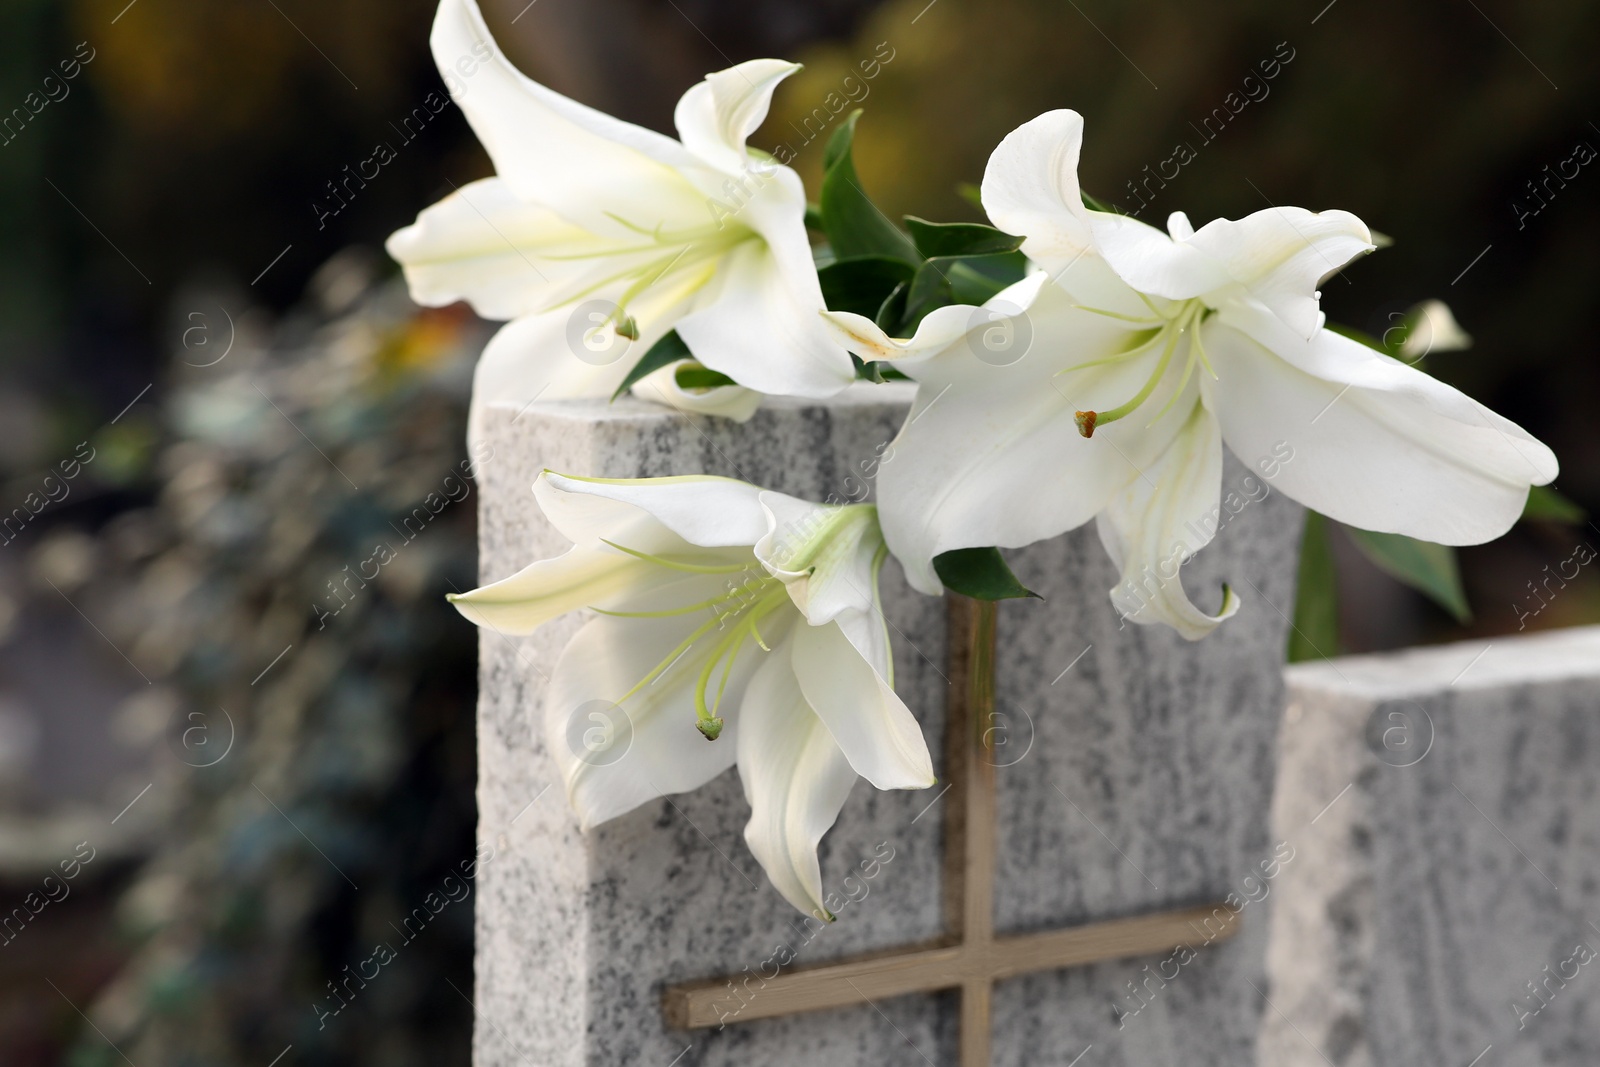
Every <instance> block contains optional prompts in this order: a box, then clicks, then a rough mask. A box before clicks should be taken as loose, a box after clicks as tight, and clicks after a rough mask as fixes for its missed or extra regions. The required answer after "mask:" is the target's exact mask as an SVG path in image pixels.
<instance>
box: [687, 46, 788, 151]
mask: <svg viewBox="0 0 1600 1067" xmlns="http://www.w3.org/2000/svg"><path fill="white" fill-rule="evenodd" d="M799 69H800V64H798V63H788V62H785V61H784V60H781V59H752V60H750V61H748V62H746V63H740V64H738V65H737V66H732V67H729V68H728V69H727V70H722V71H718V72H717V73H715V74H708V75H706V78H705V80H704V81H702V82H700V83H699V84H698V85H695V86H693V87H692V88H690V90H689V91H688V92H686V93H684V94H683V98H682V99H680V100H679V101H678V108H677V111H676V113H675V114H674V115H673V122H674V123H675V124H676V125H677V127H678V137H679V138H680V139H681V140H682V141H683V147H685V148H687V149H688V150H689V151H690V152H692V153H694V154H695V155H696V156H698V157H699V158H700V159H701V160H703V161H704V162H705V163H707V164H709V165H710V166H712V167H715V168H716V169H717V170H720V171H722V172H723V173H725V174H739V173H741V172H742V171H744V170H745V169H746V168H747V167H748V166H749V164H750V157H749V155H748V154H747V153H746V150H745V141H746V140H747V139H748V138H749V137H750V135H751V134H752V133H754V132H756V127H758V126H760V125H761V123H762V122H764V121H766V117H767V109H768V107H769V106H770V105H771V103H772V92H773V90H774V89H776V88H777V87H778V83H779V82H781V81H783V79H785V78H787V77H788V76H789V75H791V74H793V73H794V72H795V71H797V70H799Z"/></svg>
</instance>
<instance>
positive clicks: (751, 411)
mask: <svg viewBox="0 0 1600 1067" xmlns="http://www.w3.org/2000/svg"><path fill="white" fill-rule="evenodd" d="M685 362H687V361H685ZM681 366H683V363H674V364H672V365H671V366H669V367H662V368H661V369H660V370H658V371H654V372H652V373H650V374H647V375H645V376H644V377H643V378H641V379H640V380H639V381H638V382H636V383H634V386H633V390H632V392H633V395H634V396H636V397H639V398H640V399H642V400H652V401H654V402H656V403H657V404H664V405H666V406H667V407H669V408H676V409H677V410H678V411H693V412H696V413H698V414H701V415H720V416H722V417H723V418H725V419H732V420H733V421H734V422H749V421H750V420H751V418H753V417H754V416H755V413H756V412H757V411H759V410H760V408H761V400H762V396H761V394H760V393H758V392H756V391H755V390H754V389H746V388H745V387H744V386H742V385H719V386H716V387H715V388H712V389H685V388H683V386H681V385H679V384H678V378H677V371H678V368H679V367H681Z"/></svg>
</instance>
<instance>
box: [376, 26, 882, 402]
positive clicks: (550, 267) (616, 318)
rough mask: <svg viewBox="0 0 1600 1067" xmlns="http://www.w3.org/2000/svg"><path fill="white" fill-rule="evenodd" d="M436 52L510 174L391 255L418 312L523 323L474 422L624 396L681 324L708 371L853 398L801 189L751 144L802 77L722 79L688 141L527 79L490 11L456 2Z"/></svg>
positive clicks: (698, 100)
mask: <svg viewBox="0 0 1600 1067" xmlns="http://www.w3.org/2000/svg"><path fill="white" fill-rule="evenodd" d="M432 45H433V54H434V59H435V61H436V62H437V63H438V65H439V69H440V71H441V72H444V74H445V77H446V80H447V82H449V83H450V84H451V86H452V92H453V98H454V100H455V102H456V103H457V104H458V105H459V106H460V108H461V110H462V112H463V113H464V114H465V115H466V117H467V119H468V121H469V122H470V123H471V124H472V128H473V130H474V131H475V132H476V133H477V135H478V138H479V140H480V141H482V142H483V145H484V148H485V149H486V150H487V151H488V153H489V156H490V158H491V159H492V160H493V162H494V166H495V172H496V176H495V177H493V178H488V179H485V180H483V181H478V182H473V183H471V184H470V185H467V186H464V187H463V188H461V189H459V190H457V191H456V192H455V193H453V194H452V195H450V196H448V197H446V198H445V199H444V200H442V201H440V202H439V203H438V204H435V205H434V206H433V207H430V208H428V209H427V210H425V211H423V212H422V214H421V215H419V216H418V218H417V221H416V223H415V224H413V225H411V226H408V227H406V228H405V229H403V230H400V231H399V232H397V233H395V234H394V235H393V236H392V237H391V238H390V239H389V246H388V247H389V252H390V254H391V255H392V256H394V258H395V259H397V260H399V261H400V263H401V264H402V265H403V266H404V268H405V273H406V278H407V281H408V282H409V283H410V286H411V292H412V296H413V298H414V299H416V300H417V301H418V302H419V303H422V304H425V305H430V306H438V305H443V304H449V303H453V302H455V301H457V300H466V301H468V302H469V303H470V304H472V306H473V308H474V309H476V310H477V311H478V312H479V313H480V314H482V315H484V316H485V317H487V318H492V319H509V320H511V321H510V323H509V324H508V325H507V326H506V327H505V328H503V329H502V330H501V331H500V333H499V334H498V335H497V336H496V337H495V338H494V340H493V341H491V343H490V344H489V346H488V348H487V349H486V350H485V352H484V355H483V359H482V361H481V363H480V365H479V368H478V372H477V377H476V381H475V386H474V393H475V397H474V407H475V409H476V408H479V407H481V406H482V405H485V404H495V405H510V406H512V407H522V406H523V405H525V404H527V403H528V402H530V401H532V400H533V399H535V398H537V397H543V398H545V399H561V398H573V397H599V396H609V395H610V394H611V392H612V391H613V390H615V389H616V387H617V386H618V385H619V384H620V383H621V382H622V380H623V378H624V377H625V376H626V374H627V372H628V371H629V370H630V369H631V367H632V365H633V364H634V363H636V362H637V361H638V358H639V357H640V356H642V355H643V354H644V353H645V352H646V351H648V350H649V347H650V345H652V344H654V343H655V342H656V341H657V340H658V339H660V338H661V337H662V336H663V335H664V334H666V333H667V332H668V331H669V330H672V329H674V328H676V329H677V331H678V333H679V336H681V337H682V338H683V340H684V342H685V343H686V344H687V345H688V346H689V348H690V350H691V351H692V352H693V353H694V356H695V358H696V359H697V360H699V361H700V362H701V363H703V364H704V365H705V366H707V367H710V368H711V369H713V370H716V371H720V372H722V373H723V374H726V375H727V376H729V377H730V378H733V379H734V380H735V381H736V382H738V383H739V384H740V385H742V386H746V387H748V388H750V389H754V390H758V391H759V392H762V393H769V394H783V395H792V396H806V397H823V396H829V395H831V394H833V393H836V392H838V391H839V390H840V389H843V388H844V387H845V386H847V385H849V384H850V382H851V381H852V380H853V378H854V368H853V365H852V363H851V361H850V358H849V355H848V354H847V353H846V352H845V351H844V350H843V349H842V348H840V347H839V346H838V345H837V344H836V343H835V342H834V341H833V340H832V339H831V338H830V336H829V335H828V333H827V332H826V330H825V329H824V327H823V325H822V323H821V321H820V319H819V313H820V311H821V310H822V308H823V306H824V305H823V297H822V289H821V284H820V283H819V282H818V280H817V274H816V268H815V265H814V264H813V262H812V256H811V247H810V242H809V239H808V237H807V234H806V229H805V222H804V217H805V206H806V201H805V191H804V189H803V187H802V185H801V182H800V178H799V176H798V175H797V174H795V172H794V171H792V170H791V169H789V168H788V167H786V166H783V165H781V164H779V163H778V162H776V161H775V160H773V159H771V158H770V157H768V156H765V155H764V154H761V153H758V152H756V151H755V150H753V149H749V148H747V147H746V144H745V141H746V138H748V137H749V135H750V134H751V133H752V132H753V131H754V130H755V128H756V127H757V126H759V125H760V124H761V122H762V120H763V119H764V118H765V117H766V114H767V108H768V104H769V102H770V99H771V96H772V92H773V90H774V89H775V88H776V87H777V84H778V83H779V82H780V81H782V80H783V79H784V78H786V77H788V76H789V75H790V74H792V73H793V72H794V71H795V70H797V69H799V68H798V67H797V66H796V65H795V64H792V63H786V62H782V61H779V60H773V59H760V60H752V61H750V62H747V63H741V64H739V65H738V66H735V67H731V68H729V69H728V70H725V71H721V72H720V73H716V74H712V75H709V76H708V77H707V78H706V79H705V80H704V81H703V82H701V83H700V84H698V85H696V86H694V87H693V88H691V89H690V90H689V91H688V92H687V93H685V94H684V96H683V99H682V100H680V101H679V103H678V108H677V113H676V121H677V126H678V133H679V137H680V140H673V139H672V138H670V137H665V136H663V135H661V134H657V133H654V132H652V131H650V130H646V129H642V128H640V127H637V126H633V125H630V124H629V123H626V122H622V121H621V120H619V119H615V118H612V117H610V116H608V115H605V114H602V113H601V112H598V111H595V110H592V109H591V108H588V107H585V106H583V105H582V104H579V103H577V102H575V101H573V100H569V99H567V98H566V97H563V96H561V95H559V94H558V93H555V92H552V91H551V90H550V89H547V88H545V87H544V86H542V85H540V84H538V83H537V82H535V81H533V80H531V79H530V78H528V77H526V76H525V75H523V74H522V73H521V72H520V71H519V70H517V69H516V68H515V67H514V66H513V65H512V64H511V62H510V60H508V59H507V58H506V56H505V54H504V53H503V52H502V51H501V50H500V48H499V46H498V45H497V44H496V43H495V41H494V39H493V37H492V36H491V35H490V33H489V30H488V27H487V26H486V25H485V23H484V21H483V16H482V14H481V12H480V11H479V8H478V4H477V2H476V0H442V2H441V3H440V5H439V11H438V16H437V18H436V19H435V22H434V26H433V35H432ZM469 72H470V73H469ZM668 392H669V393H670V391H668ZM658 398H659V397H658Z"/></svg>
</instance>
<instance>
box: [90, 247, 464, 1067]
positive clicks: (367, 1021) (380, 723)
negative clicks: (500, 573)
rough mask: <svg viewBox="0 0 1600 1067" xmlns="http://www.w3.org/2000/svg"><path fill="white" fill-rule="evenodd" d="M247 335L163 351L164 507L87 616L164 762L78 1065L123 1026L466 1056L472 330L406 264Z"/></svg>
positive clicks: (102, 579)
mask: <svg viewBox="0 0 1600 1067" xmlns="http://www.w3.org/2000/svg"><path fill="white" fill-rule="evenodd" d="M341 273H342V274H344V275H346V276H348V275H351V274H354V275H356V276H358V280H357V282H356V284H355V285H352V284H349V282H348V278H347V279H346V280H345V281H340V280H338V278H337V277H336V276H337V275H339V274H341ZM364 276H365V270H364V268H362V267H361V266H360V261H359V260H358V259H351V260H346V261H341V262H337V263H335V264H333V265H332V266H330V268H328V269H327V270H326V271H324V274H323V277H322V278H321V281H322V282H323V283H324V284H322V285H320V286H319V289H320V290H321V291H323V292H328V291H342V292H344V293H345V294H347V296H346V299H348V298H349V297H348V294H349V293H351V292H352V291H359V289H360V285H361V281H360V278H362V277H364ZM233 340H234V343H233V345H232V347H231V349H230V350H229V352H228V355H227V356H226V357H225V358H224V359H222V360H219V361H218V362H216V363H215V364H214V365H211V366H207V367H204V368H200V369H190V370H183V369H182V368H178V369H177V370H175V372H174V374H175V378H176V385H175V388H174V389H173V390H172V392H171V394H170V397H169V399H168V402H167V403H166V405H165V412H164V418H163V420H162V421H163V423H164V427H165V434H164V437H163V440H162V441H161V443H160V445H159V449H158V452H157V455H156V457H155V461H154V464H153V466H152V472H153V477H154V479H155V483H156V484H155V485H154V486H153V490H154V491H153V494H152V495H153V502H152V503H151V504H150V505H149V506H147V507H138V508H134V509H131V510H128V511H125V512H123V513H122V514H120V515H118V516H117V517H116V518H115V519H113V520H112V521H111V522H110V524H109V525H108V526H106V527H105V528H104V529H103V530H102V531H101V533H100V536H99V542H100V553H101V564H100V574H99V576H98V577H97V578H96V579H95V581H94V582H93V583H92V585H91V587H90V592H89V594H88V596H89V597H90V603H91V605H92V606H91V608H90V610H91V611H93V612H94V614H95V617H96V618H100V619H104V620H106V621H105V623H104V625H105V627H106V630H107V632H108V636H109V637H110V638H111V639H112V640H114V641H115V642H116V644H117V645H118V646H119V647H121V648H123V649H126V651H127V654H128V656H129V658H130V660H131V661H133V662H136V663H138V664H140V665H141V668H142V670H143V671H144V672H145V673H146V674H148V675H149V676H150V678H151V680H152V682H153V684H154V686H155V689H154V690H153V694H154V695H155V696H157V697H160V698H163V699H166V700H169V701H170V702H171V704H172V706H173V712H172V721H173V727H172V729H171V734H172V737H171V743H172V745H173V751H174V752H175V753H176V754H177V756H178V766H177V768H176V770H177V777H176V778H175V779H171V780H167V781H164V783H163V789H164V790H165V792H166V795H167V796H168V797H169V799H168V800H167V801H165V802H166V803H168V804H169V805H170V815H169V817H168V824H167V826H166V830H165V832H164V833H163V835H162V837H161V839H160V841H159V843H158V845H157V847H156V851H155V854H154V855H153V856H152V857H151V858H150V860H149V861H148V862H147V863H146V864H145V865H144V866H143V868H142V869H141V870H140V871H139V873H138V875H137V877H136V878H135V880H134V883H133V884H132V886H131V888H130V889H129V890H128V891H127V892H126V893H125V894H124V897H123V900H122V905H121V909H120V913H119V914H120V922H121V926H122V929H123V931H124V933H125V935H126V937H127V938H128V939H129V942H130V945H131V947H132V950H133V957H132V961H131V963H130V964H129V965H128V966H127V967H125V968H124V969H123V971H122V972H121V973H120V975H119V976H118V977H117V978H116V979H115V980H114V981H113V982H112V984H111V985H110V986H109V987H108V988H107V989H105V990H103V991H102V992H101V994H100V995H99V997H98V999H97V1001H96V1003H95V1005H94V1006H93V1008H92V1009H91V1011H92V1014H93V1015H94V1017H95V1019H96V1023H97V1025H98V1026H99V1028H100V1029H101V1030H102V1031H104V1034H105V1038H102V1037H101V1036H100V1035H98V1034H97V1033H95V1032H93V1031H89V1030H85V1031H84V1032H83V1034H82V1036H81V1039H80V1041H79V1043H78V1045H77V1046H76V1049H75V1050H74V1053H73V1055H72V1057H71V1063H73V1064H74V1065H77V1067H98V1065H107V1067H109V1065H111V1064H115V1063H120V1062H122V1060H121V1057H120V1056H119V1055H118V1053H117V1052H116V1051H113V1050H112V1048H110V1047H108V1044H107V1040H106V1038H109V1040H110V1041H112V1042H114V1043H115V1045H116V1046H117V1048H118V1049H120V1050H121V1052H122V1053H123V1054H125V1055H127V1056H128V1057H130V1058H131V1059H132V1060H133V1062H136V1063H156V1064H167V1065H172V1067H182V1065H189V1064H241V1065H242V1064H253V1063H265V1062H266V1061H267V1060H270V1059H271V1058H272V1056H273V1055H276V1054H277V1053H278V1052H279V1051H280V1050H282V1049H284V1048H285V1047H286V1046H288V1045H290V1044H292V1045H293V1046H294V1053H293V1056H294V1062H295V1063H297V1064H328V1065H333V1064H338V1065H341V1067H344V1065H349V1064H369V1063H370V1064H383V1065H384V1067H403V1065H408V1064H415V1065H418V1067H424V1065H426V1067H438V1065H440V1064H447V1063H461V1064H464V1063H466V1062H467V1060H468V1048H469V1046H470V1040H469V1035H470V1020H471V1014H472V1013H471V1008H470V1005H469V1004H468V1003H467V1002H466V1001H465V1000H464V999H463V997H462V996H460V995H457V993H455V992H452V991H451V988H450V984H449V983H452V982H453V983H454V984H455V986H456V987H457V989H458V990H460V991H461V992H462V993H463V994H469V993H470V990H471V987H472V986H471V982H472V965H471V964H472V911H473V908H472V903H471V899H472V889H473V883H472V882H471V881H470V880H465V881H463V879H462V878H461V876H460V872H461V865H462V864H463V863H464V862H469V861H471V860H472V858H473V855H474V832H473V827H474V823H475V808H474V804H473V800H472V788H473V781H474V767H475V758H474V751H473V694H474V690H475V686H474V665H475V661H476V648H477V643H476V634H475V632H474V631H473V629H472V627H470V626H468V625H466V624H465V623H463V622H462V620H461V619H460V618H459V617H457V615H456V613H455V612H454V611H453V610H452V609H451V608H450V607H449V606H448V604H447V603H446V602H445V600H444V596H445V594H446V593H449V592H451V591H452V590H461V589H465V588H469V587H470V586H471V584H473V581H474V571H475V566H474V558H475V552H474V545H473V537H474V529H475V523H474V514H475V498H474V496H473V487H472V481H471V479H470V477H469V476H468V473H467V472H468V470H469V468H470V466H471V465H470V464H468V463H467V461H466V457H465V450H464V447H463V445H462V440H463V437H464V433H465V428H464V413H465V400H466V395H465V394H466V388H467V382H468V376H469V374H470V370H471V365H472V361H473V358H474V357H475V355H476V352H477V349H478V347H479V346H480V344H481V341H482V334H481V331H480V329H479V328H478V326H477V324H476V321H475V320H473V319H472V318H471V316H470V315H468V314H466V313H465V312H464V311H463V310H462V309H459V308H458V309H454V310H447V311H443V312H432V311H425V312H419V311H417V310H416V309H415V308H413V307H412V306H411V304H410V302H409V300H408V299H407V298H406V295H405V292H404V288H403V286H398V285H396V284H394V283H390V284H387V285H383V286H379V287H378V288H375V289H372V290H369V291H367V292H365V293H364V294H363V295H360V296H359V297H356V298H354V302H353V303H352V304H350V306H348V307H346V308H343V309H341V310H339V311H338V312H337V313H334V314H329V313H327V312H326V311H325V310H322V309H319V308H318V307H316V306H315V305H311V306H308V307H305V308H302V309H300V310H299V311H297V312H296V313H295V314H294V315H292V316H290V317H289V318H288V319H287V320H285V321H284V322H283V323H282V324H280V325H279V326H277V327H276V328H274V329H271V330H269V331H267V332H266V333H265V334H261V333H256V334H252V333H251V332H250V331H248V330H242V331H241V332H240V333H239V335H238V336H237V337H235V338H234V339H233ZM450 875H455V881H454V882H452V883H448V884H447V883H446V881H445V880H446V878H447V877H448V876H450ZM462 885H465V886H466V890H465V893H464V895H463V891H462V889H461V888H460V887H461V886H462ZM441 893H451V894H453V896H452V897H451V900H450V902H449V903H448V904H446V905H444V906H443V907H437V906H435V905H436V903H437V901H438V900H439V899H440V897H439V896H438V895H437V894H441ZM430 894H434V896H433V898H432V899H431V900H430ZM418 908H423V909H424V910H423V911H422V915H423V916H424V918H425V920H426V921H421V920H415V919H413V918H412V917H413V916H415V915H416V914H417V913H416V911H415V909H418ZM408 919H410V920H411V921H410V922H409V923H408ZM379 944H385V945H387V946H389V947H390V951H392V952H393V954H394V959H393V961H392V962H388V963H387V964H385V965H384V966H383V967H382V968H381V969H380V970H379V971H378V973H377V975H376V976H375V977H373V976H372V975H370V974H367V975H366V976H365V977H366V978H367V979H369V980H368V981H359V982H356V983H355V984H349V983H348V982H347V979H348V978H349V976H350V975H351V974H353V973H355V972H358V971H362V970H369V969H370V967H371V965H370V964H366V965H365V966H364V964H363V961H367V960H369V959H370V958H371V956H372V954H373V951H374V948H375V946H377V945H379ZM330 983H332V985H330ZM336 993H337V994H339V995H338V996H337V997H336ZM345 1001H348V1005H349V1006H348V1007H345V1008H343V1009H340V1010H337V1011H336V1010H335V1009H339V1006H340V1004H341V1003H344V1002H345ZM325 1013H327V1014H325Z"/></svg>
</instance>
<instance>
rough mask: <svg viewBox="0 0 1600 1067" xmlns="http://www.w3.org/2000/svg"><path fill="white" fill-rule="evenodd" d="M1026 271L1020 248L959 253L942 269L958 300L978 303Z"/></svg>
mask: <svg viewBox="0 0 1600 1067" xmlns="http://www.w3.org/2000/svg"><path fill="white" fill-rule="evenodd" d="M1027 273H1028V257H1027V256H1024V255H1023V254H1022V253H1021V252H1000V253H996V254H994V255H988V256H963V257H961V258H960V259H957V260H956V261H955V262H953V263H952V264H951V266H950V269H949V270H948V271H947V272H946V273H945V277H947V278H949V279H950V290H951V293H952V295H953V296H954V297H955V302H956V303H958V304H982V303H984V302H985V301H987V300H989V299H990V298H991V297H993V296H994V295H995V294H997V293H999V292H1000V291H1001V290H1002V289H1005V288H1008V287H1009V286H1012V285H1014V284H1016V283H1017V282H1020V281H1021V280H1022V279H1023V277H1024V276H1025V275H1026V274H1027Z"/></svg>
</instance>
